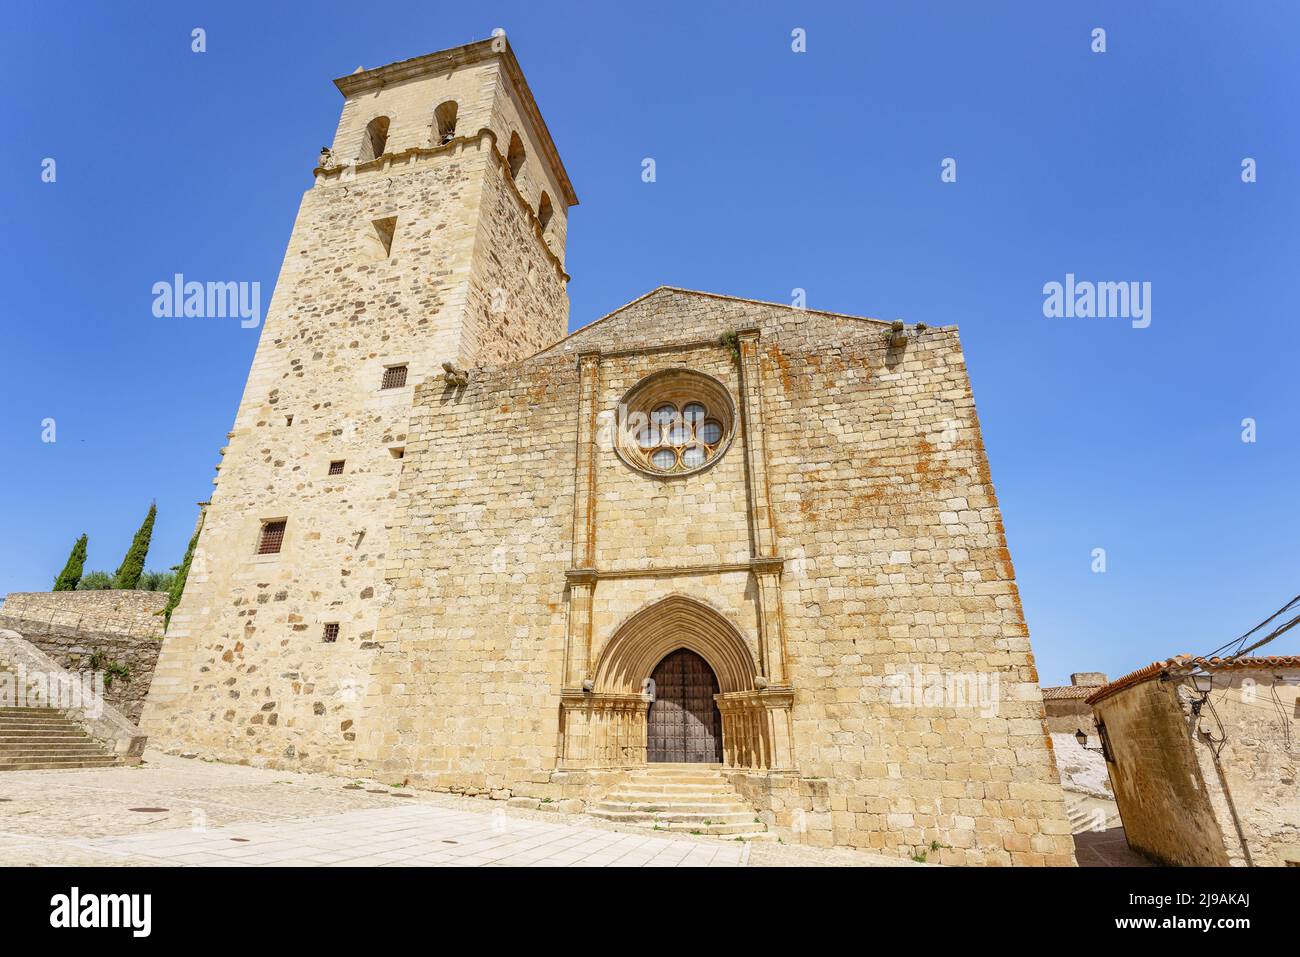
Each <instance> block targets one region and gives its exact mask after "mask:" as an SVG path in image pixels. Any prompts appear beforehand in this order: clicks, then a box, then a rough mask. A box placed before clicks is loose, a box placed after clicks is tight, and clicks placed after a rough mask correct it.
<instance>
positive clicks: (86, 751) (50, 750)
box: [0, 741, 107, 761]
mask: <svg viewBox="0 0 1300 957" xmlns="http://www.w3.org/2000/svg"><path fill="white" fill-rule="evenodd" d="M101 754H107V752H106V751H105V750H104V749H103V748H101V747H100V746H99V745H97V744H95V743H94V742H93V741H91V742H88V743H85V744H56V745H48V744H20V745H15V746H13V747H8V748H0V761H4V760H7V759H12V758H18V759H25V758H31V757H82V756H89V757H97V756H98V755H101Z"/></svg>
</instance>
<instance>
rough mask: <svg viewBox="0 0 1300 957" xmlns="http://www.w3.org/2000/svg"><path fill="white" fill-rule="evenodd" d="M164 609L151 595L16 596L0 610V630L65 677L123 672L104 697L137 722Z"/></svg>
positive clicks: (163, 600)
mask: <svg viewBox="0 0 1300 957" xmlns="http://www.w3.org/2000/svg"><path fill="white" fill-rule="evenodd" d="M166 605H167V593H166V592H155V591H118V590H104V591H65V592H17V593H14V594H11V595H7V596H6V597H5V599H4V602H3V604H0V628H8V629H11V630H13V631H16V632H18V633H19V634H20V635H22V637H23V638H25V639H26V640H27V641H29V642H30V643H31V644H33V645H35V646H36V647H37V648H38V649H40V650H41V651H42V652H44V653H45V654H46V655H49V656H50V658H52V659H53V660H54V661H55V662H56V663H57V664H58V665H59V666H60V667H61V668H65V669H67V670H69V671H74V672H80V671H90V670H94V669H95V667H96V666H97V667H98V670H101V671H103V670H106V669H107V668H108V666H109V665H110V664H111V665H117V666H122V667H125V668H126V669H128V670H129V675H125V676H124V675H121V674H117V675H113V676H112V677H111V678H108V679H107V681H108V683H107V686H106V687H105V691H104V697H105V698H106V699H107V701H108V703H109V704H111V705H113V707H115V708H117V709H118V710H119V711H121V712H122V713H124V714H125V715H126V716H127V717H128V718H130V719H131V720H132V721H135V722H138V721H139V720H140V713H141V710H142V709H143V707H144V701H145V697H146V696H147V695H148V693H149V685H150V683H151V682H152V680H153V673H154V666H155V664H156V663H157V660H158V653H159V650H160V649H161V647H162V637H163V617H162V612H163V609H164V608H165V607H166ZM92 658H93V659H94V664H92ZM114 670H115V669H114Z"/></svg>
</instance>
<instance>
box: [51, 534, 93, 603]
mask: <svg viewBox="0 0 1300 957" xmlns="http://www.w3.org/2000/svg"><path fill="white" fill-rule="evenodd" d="M85 564H86V536H85V535H84V534H83V535H82V536H81V537H80V538H79V539H77V544H75V545H73V546H72V554H71V555H69V556H68V564H66V565H64V566H63V571H61V572H59V577H58V578H56V579H54V590H55V591H76V590H77V582H79V581H81V574H82V571H83V568H84V566H85Z"/></svg>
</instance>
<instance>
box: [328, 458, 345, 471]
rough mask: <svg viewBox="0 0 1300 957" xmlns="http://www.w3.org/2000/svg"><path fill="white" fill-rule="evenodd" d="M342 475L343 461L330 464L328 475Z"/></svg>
mask: <svg viewBox="0 0 1300 957" xmlns="http://www.w3.org/2000/svg"><path fill="white" fill-rule="evenodd" d="M342 474H343V459H339V460H338V461H336V462H331V463H330V475H342Z"/></svg>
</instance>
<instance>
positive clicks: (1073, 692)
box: [1043, 685, 1097, 701]
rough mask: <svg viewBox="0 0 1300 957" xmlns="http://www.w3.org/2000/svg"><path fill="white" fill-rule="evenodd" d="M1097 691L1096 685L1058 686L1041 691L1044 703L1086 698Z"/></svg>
mask: <svg viewBox="0 0 1300 957" xmlns="http://www.w3.org/2000/svg"><path fill="white" fill-rule="evenodd" d="M1096 690H1097V685H1058V686H1056V687H1053V688H1044V689H1043V700H1044V701H1061V700H1068V699H1075V698H1086V697H1088V695H1090V694H1092V693H1093V692H1094V691H1096Z"/></svg>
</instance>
